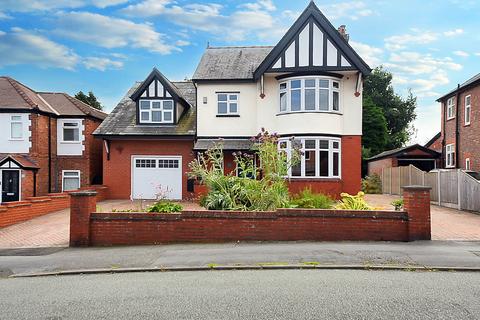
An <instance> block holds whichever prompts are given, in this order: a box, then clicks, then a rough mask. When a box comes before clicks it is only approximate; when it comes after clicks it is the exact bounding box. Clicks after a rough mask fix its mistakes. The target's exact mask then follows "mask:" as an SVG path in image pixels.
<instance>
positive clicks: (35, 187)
mask: <svg viewBox="0 0 480 320" xmlns="http://www.w3.org/2000/svg"><path fill="white" fill-rule="evenodd" d="M33 196H34V197H36V196H37V170H33Z"/></svg>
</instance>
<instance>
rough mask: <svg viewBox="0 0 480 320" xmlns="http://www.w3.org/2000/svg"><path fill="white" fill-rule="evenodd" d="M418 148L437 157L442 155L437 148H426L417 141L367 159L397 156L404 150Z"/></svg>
mask: <svg viewBox="0 0 480 320" xmlns="http://www.w3.org/2000/svg"><path fill="white" fill-rule="evenodd" d="M416 148H417V149H421V150H423V151H425V152H427V153H430V154H431V155H432V156H435V157H438V156H440V153H438V152H436V151H435V150H432V149H428V148H425V147H424V146H421V145H419V144H418V143H417V144H413V145H411V146H406V147H401V148H397V149H392V150H387V151H384V152H382V153H379V154H377V155H376V156H373V157H371V158H368V159H366V160H367V161H372V160H378V159H382V158H387V157H391V156H397V155H401V154H402V153H403V152H407V151H410V150H411V149H416Z"/></svg>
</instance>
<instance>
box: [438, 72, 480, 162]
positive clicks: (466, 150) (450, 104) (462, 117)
mask: <svg viewBox="0 0 480 320" xmlns="http://www.w3.org/2000/svg"><path fill="white" fill-rule="evenodd" d="M437 101H438V102H440V103H441V108H442V126H441V133H440V137H439V139H438V141H439V142H440V143H437V144H440V147H441V150H442V162H443V167H444V168H447V169H455V168H458V169H464V170H472V171H480V108H479V106H480V74H477V75H476V76H474V77H472V78H471V79H469V80H467V81H466V82H464V83H463V84H461V85H458V87H457V88H456V89H455V90H452V91H450V92H449V93H447V94H446V95H444V96H442V97H441V98H439V99H438V100H437Z"/></svg>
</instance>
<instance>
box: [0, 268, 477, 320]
mask: <svg viewBox="0 0 480 320" xmlns="http://www.w3.org/2000/svg"><path fill="white" fill-rule="evenodd" d="M479 283H480V273H466V272H465V273H457V272H399V271H382V272H372V271H351V270H349V271H346V270H275V271H272V270H259V271H236V272H231V271H218V272H208V271H205V272H176V273H130V274H108V275H87V276H85V275H83V276H68V277H48V278H16V279H3V280H2V279H0V310H1V313H0V318H1V319H229V320H237V319H242V320H248V319H269V320H270V319H347V320H350V319H382V320H383V319H398V320H407V319H415V320H416V319H426V320H430V319H431V320H437V319H452V320H453V319H455V320H463V319H480V304H479V303H478V301H479V298H480V286H479V285H478V284H479Z"/></svg>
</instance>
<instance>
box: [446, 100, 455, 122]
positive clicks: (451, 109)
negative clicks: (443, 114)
mask: <svg viewBox="0 0 480 320" xmlns="http://www.w3.org/2000/svg"><path fill="white" fill-rule="evenodd" d="M454 118H455V97H451V98H449V99H448V100H447V120H450V119H454Z"/></svg>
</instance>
